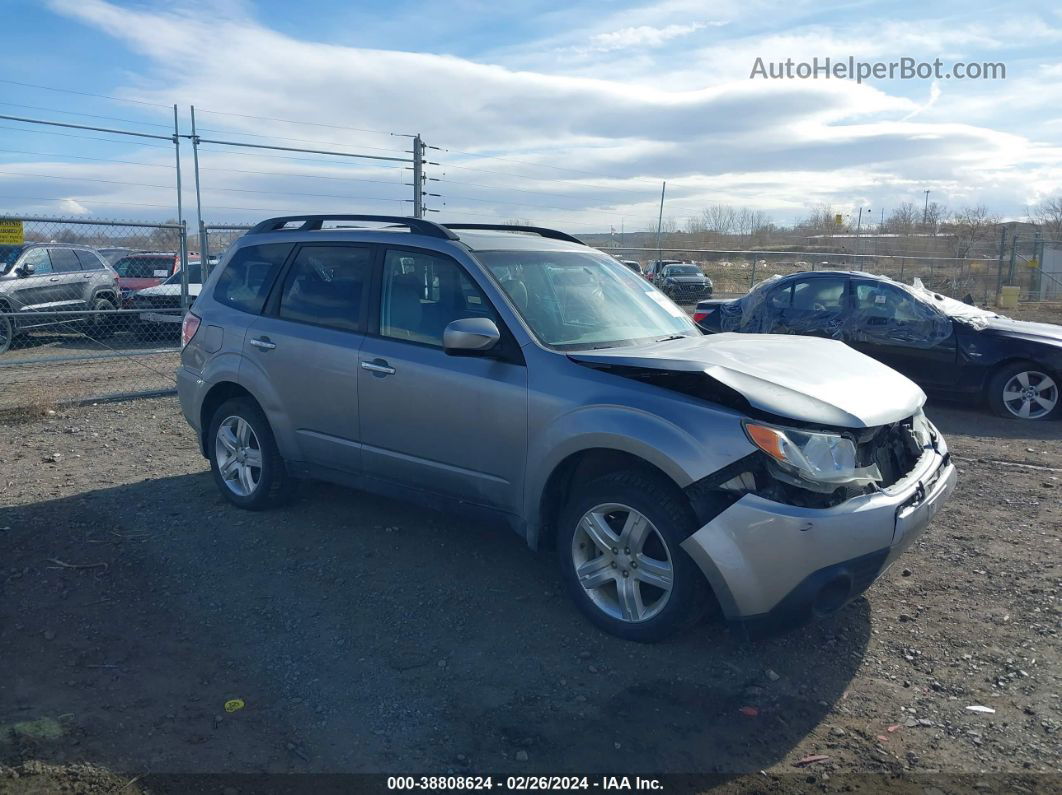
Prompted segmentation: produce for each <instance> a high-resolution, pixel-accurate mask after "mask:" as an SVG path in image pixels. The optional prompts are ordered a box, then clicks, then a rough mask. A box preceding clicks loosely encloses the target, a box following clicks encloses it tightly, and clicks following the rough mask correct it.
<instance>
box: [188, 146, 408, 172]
mask: <svg viewBox="0 0 1062 795" xmlns="http://www.w3.org/2000/svg"><path fill="white" fill-rule="evenodd" d="M199 153H200V154H212V155H225V156H226V157H228V156H229V155H239V156H240V157H266V158H275V159H277V160H298V161H300V162H303V163H317V164H326V165H328V166H329V167H330V168H336V167H339V166H344V167H354V168H392V169H398V170H401V171H404V170H405V167H404V166H381V165H372V166H367V165H365V164H363V163H351V162H348V161H345V160H322V159H319V158H313V157H292V156H290V155H273V154H263V153H259V152H230V151H228V150H225V149H204V148H203V146H202V144H200V146H199Z"/></svg>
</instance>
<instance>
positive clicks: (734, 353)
mask: <svg viewBox="0 0 1062 795" xmlns="http://www.w3.org/2000/svg"><path fill="white" fill-rule="evenodd" d="M568 356H569V357H570V358H571V359H573V360H575V361H578V362H586V363H589V364H597V365H613V366H617V367H644V368H650V369H657V370H673V371H679V372H696V371H703V372H704V373H705V374H706V375H707V376H709V377H710V378H713V379H715V380H716V381H718V382H719V383H721V384H724V385H726V386H728V387H730V388H731V389H734V390H735V391H737V392H738V393H740V394H741V395H742V396H744V398H745V399H746V400H748V402H749V403H750V404H751V405H752V406H754V407H755V408H758V409H761V410H763V411H767V412H770V413H771V414H777V415H779V416H781V417H789V418H792V419H794V420H800V421H803V422H809V423H817V424H822V425H832V426H839V427H843V428H869V427H873V426H876V425H885V424H886V423H890V422H896V421H897V420H902V419H905V418H906V417H910V416H911V415H912V414H914V413H915V412H916V411H917V410H918V409H919V408H920V407H921V406H922V404H923V403H925V400H926V396H925V393H924V392H922V390H921V389H919V388H918V386H917V385H916V384H915V383H914V382H913V381H911V380H909V379H908V378H906V377H904V376H902V375H900V374H899V373H898V372H896V371H895V370H893V369H892V368H890V367H886V366H885V365H883V364H881V363H880V362H877V361H875V360H874V359H871V358H870V357H869V356H864V355H863V354H862V353H859V352H858V351H855V350H853V349H852V348H849V347H848V346H847V345H845V344H844V343H843V342H840V341H839V340H829V339H822V338H819V337H801V336H795V335H788V334H735V333H726V334H712V335H709V336H698V337H683V338H681V339H676V340H667V341H664V342H655V343H652V344H649V345H638V346H633V347H627V348H607V349H604V350H597V351H571V352H569V353H568Z"/></svg>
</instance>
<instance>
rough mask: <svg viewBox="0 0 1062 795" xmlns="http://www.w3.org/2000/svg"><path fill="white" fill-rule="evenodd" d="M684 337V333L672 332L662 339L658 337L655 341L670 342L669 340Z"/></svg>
mask: <svg viewBox="0 0 1062 795" xmlns="http://www.w3.org/2000/svg"><path fill="white" fill-rule="evenodd" d="M684 339H686V335H685V334H672V335H671V336H670V337H663V338H662V339H658V340H657V342H670V341H671V340H684Z"/></svg>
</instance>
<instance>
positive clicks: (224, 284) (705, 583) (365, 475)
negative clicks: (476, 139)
mask: <svg viewBox="0 0 1062 795" xmlns="http://www.w3.org/2000/svg"><path fill="white" fill-rule="evenodd" d="M337 224H345V225H346V226H345V227H343V226H337ZM351 224H357V225H358V226H353V227H352V226H351ZM364 224H377V226H376V227H375V228H374V227H366V226H364ZM182 343H183V351H182V354H181V365H180V367H179V369H178V372H177V382H178V390H179V393H180V399H181V405H182V408H183V411H184V414H185V416H186V417H187V419H188V422H189V423H191V425H192V427H193V428H194V429H195V430H196V431H197V433H198V435H199V439H200V443H201V445H202V451H203V454H204V455H205V456H206V457H207V458H208V459H209V460H210V466H211V470H212V471H213V475H214V479H215V480H216V482H217V485H218V488H219V489H220V490H221V493H222V494H224V495H225V497H227V498H228V499H229V500H230V501H231V502H232V503H234V504H235V505H238V506H240V507H242V508H249V509H260V508H265V507H267V506H269V505H272V504H276V503H277V501H279V500H281V499H283V498H285V497H286V496H288V495H290V493H291V489H292V485H293V483H294V482H295V481H297V480H298V479H303V478H317V479H322V480H328V481H332V482H336V483H341V484H349V485H351V486H354V487H356V488H360V489H366V490H370V491H374V492H378V493H383V494H386V495H391V496H397V497H401V498H405V499H411V500H415V501H417V502H420V503H423V504H426V505H429V506H432V507H437V508H444V509H447V510H453V511H462V512H465V513H469V514H473V515H476V516H478V517H482V518H485V519H491V520H495V521H497V520H500V521H501V523H503V524H505V525H507V526H508V527H510V528H512V530H513V531H515V532H516V533H517V534H519V535H520V536H522V537H523V538H525V539H526V541H527V543H528V544H529V545H530V546H531V547H532V548H540V547H544V546H553V547H555V548H556V551H557V553H558V557H559V560H560V568H561V572H562V577H563V579H564V582H565V583H566V587H567V589H568V591H569V592H570V594H571V596H572V598H573V599H574V600H575V602H576V604H578V605H579V607H580V608H581V609H582V610H583V612H584V613H585V614H586V615H587V617H588V618H589V619H590V620H591V621H592V622H594V623H595V624H596V625H597V626H599V627H601V628H602V629H604V630H606V631H608V632H611V633H614V634H616V635H619V636H621V637H624V638H628V639H631V640H638V641H654V640H658V639H661V638H663V637H665V636H667V635H669V634H671V633H673V632H674V631H676V630H678V629H680V628H682V627H685V626H688V625H690V624H692V623H694V622H695V621H696V620H697V619H698V618H700V617H701V616H703V615H704V614H705V612H706V610H708V609H709V607H710V606H712V605H716V606H717V607H718V609H721V611H722V613H723V615H724V617H725V618H726V619H727V620H728V621H729V622H730V623H731V625H732V627H733V628H735V629H736V630H738V631H739V632H740V633H742V634H745V635H750V636H751V635H760V634H764V633H768V632H771V631H773V630H775V629H779V628H784V627H788V626H794V625H796V624H799V623H801V622H802V621H805V620H807V619H809V618H812V617H815V616H823V615H827V614H830V613H832V612H835V611H836V610H838V609H839V608H840V607H842V606H843V605H844V604H845V603H846V602H848V601H849V600H851V599H852V598H854V597H856V596H857V595H859V594H861V593H862V592H863V591H864V590H866V588H867V587H869V586H870V584H871V583H872V582H873V581H874V580H875V579H876V578H877V577H878V576H879V575H880V574H881V573H882V572H883V571H885V569H886V568H887V567H888V566H889V565H890V564H891V563H892V562H893V561H894V560H895V559H896V558H897V556H899V555H900V553H901V552H902V551H903V550H904V549H905V548H906V547H907V546H908V545H909V544H911V542H912V541H913V540H914V539H915V538H916V537H917V536H918V535H919V534H920V533H921V532H922V530H923V529H924V528H925V527H926V525H927V524H928V523H929V521H930V520H931V519H932V517H933V516H934V515H935V514H936V512H937V511H938V510H939V509H940V507H941V505H942V504H943V503H944V502H945V501H946V500H947V498H948V496H949V494H950V493H951V491H952V489H953V488H954V485H955V468H954V466H953V465H952V463H951V461H950V459H949V455H948V450H947V446H946V444H945V442H944V439H943V438H941V436H940V434H939V433H938V432H937V430H936V429H935V428H934V427H933V425H932V424H931V423H930V422H929V421H928V420H927V419H926V417H925V416H924V414H923V412H922V405H923V403H924V401H925V395H923V393H922V392H921V390H919V388H918V387H917V386H915V385H914V384H913V383H912V382H911V381H909V380H907V379H906V378H904V377H903V376H901V375H899V374H898V373H896V372H895V371H893V370H891V369H889V368H888V367H886V366H884V365H882V364H879V363H878V362H876V361H874V360H872V359H870V358H868V357H866V356H864V355H862V354H860V353H857V352H856V351H854V350H852V349H851V348H848V347H847V346H845V345H844V344H843V343H841V342H838V341H835V340H828V339H817V338H809V337H792V336H777V335H750V334H717V335H714V336H702V334H701V333H700V331H698V329H697V327H696V326H695V325H694V324H693V322H692V321H691V320H690V319H689V317H687V315H686V313H685V312H684V311H683V310H682V309H680V308H679V307H677V306H676V305H675V304H674V303H672V302H671V301H670V300H669V299H668V298H667V297H666V296H665V295H664V294H663V293H661V292H660V291H659V290H658V289H657V288H656V287H654V286H653V285H652V284H650V283H648V282H647V281H646V280H644V279H641V278H639V277H638V276H637V275H636V274H634V273H632V272H631V271H630V270H628V269H627V268H626V267H624V266H623V265H622V264H620V263H619V262H618V261H617V260H615V259H613V258H612V257H610V256H607V255H605V254H603V253H601V252H599V251H596V250H594V249H592V248H589V247H587V246H585V245H583V244H582V243H581V242H580V241H579V240H577V239H576V238H574V237H571V236H570V235H567V234H565V233H563V232H558V231H555V230H551V229H543V228H538V227H512V226H496V225H483V224H449V225H445V226H443V225H440V224H435V223H432V222H429V221H425V220H422V219H413V218H400V217H390V216H362V215H357V216H354V215H340V216H336V215H316V216H296V217H284V218H273V219H270V220H268V221H263V222H262V223H260V224H258V225H257V226H256V227H255V228H254V229H252V230H251V231H250V232H249V233H248V234H247V235H245V236H244V237H243V238H241V239H240V240H239V241H238V242H237V243H236V244H235V245H234V246H233V247H232V248H231V249H230V250H229V251H228V252H227V253H226V255H225V257H224V258H223V260H222V262H221V264H220V265H219V267H217V268H216V269H215V270H214V272H213V273H212V274H211V275H210V278H209V279H208V280H207V282H206V283H205V284H204V285H203V289H202V292H201V293H200V295H199V297H198V298H197V299H196V301H195V304H194V305H193V307H192V309H191V311H190V312H189V313H188V314H187V315H186V317H185V321H184V328H183V335H182Z"/></svg>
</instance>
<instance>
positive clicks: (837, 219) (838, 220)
mask: <svg viewBox="0 0 1062 795" xmlns="http://www.w3.org/2000/svg"><path fill="white" fill-rule="evenodd" d="M833 222H834V223H835V224H837V226H840V225H841V224H843V223H844V216H843V215H841V214H840V213H837V215H835V216H834V217H833Z"/></svg>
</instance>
